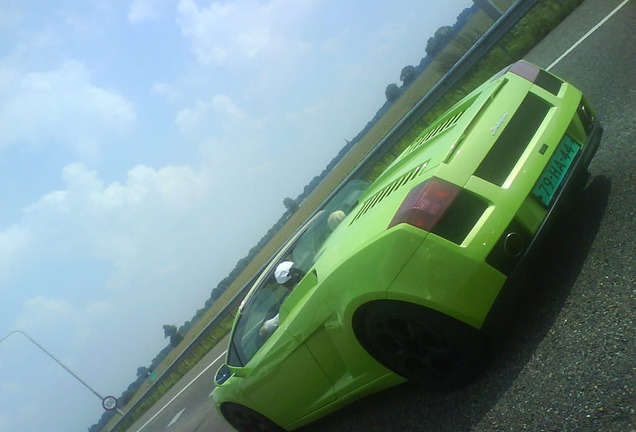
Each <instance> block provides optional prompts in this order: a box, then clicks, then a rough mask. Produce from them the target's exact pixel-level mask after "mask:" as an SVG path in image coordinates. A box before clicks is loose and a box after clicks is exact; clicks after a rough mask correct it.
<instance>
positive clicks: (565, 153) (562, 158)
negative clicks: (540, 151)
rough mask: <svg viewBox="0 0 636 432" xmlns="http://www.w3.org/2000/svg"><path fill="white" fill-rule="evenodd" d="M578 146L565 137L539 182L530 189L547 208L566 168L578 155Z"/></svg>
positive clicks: (579, 147)
mask: <svg viewBox="0 0 636 432" xmlns="http://www.w3.org/2000/svg"><path fill="white" fill-rule="evenodd" d="M580 149H581V146H579V145H578V144H577V143H576V142H574V140H572V138H570V137H569V136H567V135H565V136H564V137H563V139H562V140H561V142H560V143H559V145H558V147H557V149H556V151H555V152H554V154H553V155H552V158H551V159H550V162H548V165H547V166H546V167H545V169H544V170H543V173H541V176H540V177H539V180H538V181H537V183H536V184H535V185H534V188H533V189H532V194H533V195H534V196H535V197H537V198H538V199H539V201H541V202H542V203H543V205H545V206H547V205H549V204H550V201H552V197H554V194H555V192H556V191H557V189H558V188H559V186H560V185H561V182H562V181H563V178H564V177H565V174H566V173H567V172H568V168H569V167H570V165H572V161H573V160H574V158H575V156H576V155H577V154H578V152H579V150H580Z"/></svg>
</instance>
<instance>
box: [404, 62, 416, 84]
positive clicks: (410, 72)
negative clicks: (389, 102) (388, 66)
mask: <svg viewBox="0 0 636 432" xmlns="http://www.w3.org/2000/svg"><path fill="white" fill-rule="evenodd" d="M416 75H417V73H416V72H415V68H414V67H413V66H411V65H408V66H404V67H403V68H402V72H401V73H400V81H402V82H403V83H404V85H409V84H411V83H412V82H413V81H414V80H415V77H416Z"/></svg>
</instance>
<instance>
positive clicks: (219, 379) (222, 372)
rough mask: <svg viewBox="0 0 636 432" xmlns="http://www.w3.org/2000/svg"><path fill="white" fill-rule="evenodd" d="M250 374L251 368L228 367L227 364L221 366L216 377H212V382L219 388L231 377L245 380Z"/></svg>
mask: <svg viewBox="0 0 636 432" xmlns="http://www.w3.org/2000/svg"><path fill="white" fill-rule="evenodd" d="M250 372H252V368H246V367H236V366H230V365H228V364H223V365H222V366H221V367H220V368H219V370H218V371H217V372H216V376H215V377H214V382H215V383H216V385H217V386H221V385H223V384H224V383H225V381H227V380H228V379H229V378H230V377H231V376H232V375H234V376H236V377H240V378H245V377H246V376H248V375H249V374H250Z"/></svg>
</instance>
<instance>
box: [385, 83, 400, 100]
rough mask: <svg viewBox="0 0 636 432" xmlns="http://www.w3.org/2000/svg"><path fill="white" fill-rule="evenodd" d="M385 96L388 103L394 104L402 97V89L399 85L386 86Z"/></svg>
mask: <svg viewBox="0 0 636 432" xmlns="http://www.w3.org/2000/svg"><path fill="white" fill-rule="evenodd" d="M384 95H385V96H386V100H387V101H388V102H394V101H395V100H396V99H397V98H399V97H400V88H399V87H398V86H397V84H389V85H388V86H386V90H385V91H384Z"/></svg>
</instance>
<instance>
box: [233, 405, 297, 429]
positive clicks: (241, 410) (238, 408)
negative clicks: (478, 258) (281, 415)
mask: <svg viewBox="0 0 636 432" xmlns="http://www.w3.org/2000/svg"><path fill="white" fill-rule="evenodd" d="M221 413H222V414H223V417H224V418H225V420H226V421H227V422H228V423H229V424H230V425H232V427H233V428H234V429H236V430H237V431H238V432H284V431H285V430H284V429H283V428H281V427H280V426H278V425H277V424H276V423H274V422H273V421H271V420H270V419H268V418H267V417H265V416H264V415H262V414H260V413H258V412H256V411H254V410H253V409H251V408H248V407H246V406H243V405H240V404H237V403H232V402H225V403H223V404H221Z"/></svg>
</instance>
